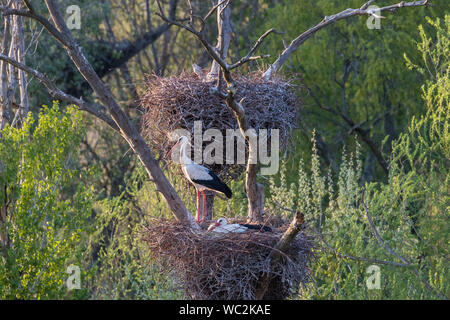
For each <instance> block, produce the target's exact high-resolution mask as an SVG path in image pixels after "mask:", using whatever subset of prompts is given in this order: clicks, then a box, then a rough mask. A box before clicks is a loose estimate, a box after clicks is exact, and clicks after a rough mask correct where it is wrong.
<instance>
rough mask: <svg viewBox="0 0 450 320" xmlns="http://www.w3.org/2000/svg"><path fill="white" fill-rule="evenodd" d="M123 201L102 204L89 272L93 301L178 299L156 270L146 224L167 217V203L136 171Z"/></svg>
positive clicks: (90, 249)
mask: <svg viewBox="0 0 450 320" xmlns="http://www.w3.org/2000/svg"><path fill="white" fill-rule="evenodd" d="M126 185H127V187H126V189H125V190H124V191H123V192H122V193H121V195H120V196H117V197H114V198H112V199H104V200H101V201H98V202H97V203H96V205H95V206H94V210H95V212H96V216H95V219H94V221H93V225H94V226H95V230H94V231H93V232H92V233H91V234H90V236H89V239H88V250H87V251H86V253H85V256H84V257H85V263H84V264H85V268H88V269H90V270H91V272H90V277H89V280H88V282H87V284H86V286H87V287H88V288H89V290H90V298H91V299H144V300H148V299H177V298H180V297H181V293H180V292H178V291H177V290H175V289H173V283H172V282H171V279H167V277H166V276H165V273H163V272H162V271H161V270H159V269H158V267H156V266H155V265H153V264H152V259H151V256H150V253H149V251H148V248H147V246H146V244H145V242H143V241H142V237H143V231H144V230H145V228H144V227H145V225H146V222H147V221H148V219H155V218H160V217H166V218H167V217H168V215H169V212H168V209H167V207H166V205H165V203H164V200H163V199H162V198H161V196H160V195H159V194H158V193H157V192H156V189H155V186H154V185H153V183H151V182H149V181H148V179H147V175H146V172H145V170H144V169H143V168H142V166H139V167H137V169H135V171H134V172H133V175H132V176H131V177H130V179H127V181H126Z"/></svg>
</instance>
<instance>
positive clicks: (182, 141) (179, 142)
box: [166, 136, 189, 157]
mask: <svg viewBox="0 0 450 320" xmlns="http://www.w3.org/2000/svg"><path fill="white" fill-rule="evenodd" d="M186 143H189V139H188V138H187V137H186V136H180V137H179V138H178V140H177V143H175V144H174V145H173V147H172V149H170V151H169V152H167V154H166V157H168V156H170V155H171V154H172V152H173V150H175V149H176V148H177V147H179V146H183V145H184V144H186Z"/></svg>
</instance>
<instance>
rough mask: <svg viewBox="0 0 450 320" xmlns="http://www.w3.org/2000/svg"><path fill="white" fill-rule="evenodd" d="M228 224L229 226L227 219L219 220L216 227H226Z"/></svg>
mask: <svg viewBox="0 0 450 320" xmlns="http://www.w3.org/2000/svg"><path fill="white" fill-rule="evenodd" d="M226 224H228V221H227V219H225V218H219V219H218V220H217V222H216V225H217V226H218V227H219V226H224V225H226Z"/></svg>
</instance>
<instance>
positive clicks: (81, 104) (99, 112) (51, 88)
mask: <svg viewBox="0 0 450 320" xmlns="http://www.w3.org/2000/svg"><path fill="white" fill-rule="evenodd" d="M0 60H2V61H4V62H6V63H9V64H11V65H13V66H14V67H16V68H18V69H20V70H23V71H24V72H26V73H28V74H31V75H32V76H34V77H35V78H36V79H38V80H39V81H40V82H41V83H42V84H43V85H44V86H45V87H46V88H47V90H48V92H49V94H50V95H51V96H52V97H53V98H55V99H58V100H62V101H65V102H67V103H70V104H74V105H77V106H78V108H79V109H80V110H83V111H86V112H89V113H90V114H92V115H94V116H96V117H97V118H99V119H101V120H103V121H105V122H106V123H107V124H108V125H109V126H110V127H111V128H112V129H114V130H115V131H119V127H118V126H117V125H116V123H115V122H114V121H113V120H112V119H111V117H109V116H108V115H107V114H106V113H105V111H106V109H105V108H104V107H102V106H101V107H97V106H95V105H93V104H90V103H87V102H85V101H84V100H83V99H78V98H75V97H73V96H71V95H69V94H67V93H65V92H63V91H61V90H60V89H58V88H57V87H56V86H55V85H54V84H53V82H51V81H50V79H49V78H48V77H47V76H46V75H45V74H43V73H41V72H39V71H37V70H35V69H33V68H30V67H28V66H26V65H24V64H22V63H20V62H18V61H16V60H14V59H12V58H10V57H8V56H6V55H4V54H2V53H0Z"/></svg>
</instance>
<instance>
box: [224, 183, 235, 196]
mask: <svg viewBox="0 0 450 320" xmlns="http://www.w3.org/2000/svg"><path fill="white" fill-rule="evenodd" d="M223 193H224V194H225V196H226V197H227V198H228V199H231V196H232V195H233V193H232V192H231V189H230V188H228V186H227V185H226V184H225V188H224V192H223Z"/></svg>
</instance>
